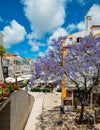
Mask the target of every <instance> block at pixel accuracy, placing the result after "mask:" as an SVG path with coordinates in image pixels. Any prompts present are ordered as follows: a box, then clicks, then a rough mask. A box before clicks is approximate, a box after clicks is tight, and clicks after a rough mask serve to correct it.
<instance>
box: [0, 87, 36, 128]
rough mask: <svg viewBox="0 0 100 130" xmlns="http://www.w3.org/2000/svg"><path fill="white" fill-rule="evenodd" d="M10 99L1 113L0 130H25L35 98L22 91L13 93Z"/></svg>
mask: <svg viewBox="0 0 100 130" xmlns="http://www.w3.org/2000/svg"><path fill="white" fill-rule="evenodd" d="M9 98H10V100H9V102H8V103H7V105H6V106H5V107H4V108H3V109H2V110H1V111H0V130H24V127H25V124H26V122H27V119H28V116H29V114H30V111H31V109H32V106H33V104H34V98H33V97H32V96H31V95H29V94H27V93H26V92H25V91H23V90H21V89H19V90H17V91H15V92H13V93H12V94H11V96H10V97H9ZM3 124H4V125H3Z"/></svg>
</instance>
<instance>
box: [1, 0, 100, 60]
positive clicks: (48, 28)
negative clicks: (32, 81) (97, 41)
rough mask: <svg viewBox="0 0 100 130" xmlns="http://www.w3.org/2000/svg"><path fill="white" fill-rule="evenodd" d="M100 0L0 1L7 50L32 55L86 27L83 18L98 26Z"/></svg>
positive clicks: (21, 54) (43, 52) (2, 29)
mask: <svg viewBox="0 0 100 130" xmlns="http://www.w3.org/2000/svg"><path fill="white" fill-rule="evenodd" d="M99 12H100V0H0V31H1V32H2V33H3V34H4V42H3V44H4V46H5V47H6V48H7V50H8V52H10V53H15V54H18V55H20V56H24V57H30V58H35V57H37V56H38V55H41V56H42V55H44V54H45V53H47V51H48V49H49V43H50V40H51V39H52V38H57V37H59V36H65V35H68V34H70V33H74V32H77V31H81V30H84V29H85V22H86V21H85V18H86V16H88V15H91V16H92V24H96V25H100V13H99Z"/></svg>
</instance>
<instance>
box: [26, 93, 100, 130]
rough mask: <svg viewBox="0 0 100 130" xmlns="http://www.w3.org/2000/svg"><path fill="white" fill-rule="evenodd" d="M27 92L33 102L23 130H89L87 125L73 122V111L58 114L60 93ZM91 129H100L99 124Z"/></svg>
mask: <svg viewBox="0 0 100 130" xmlns="http://www.w3.org/2000/svg"><path fill="white" fill-rule="evenodd" d="M29 93H30V94H31V95H32V96H34V97H35V103H34V106H33V108H32V111H31V113H30V116H29V119H28V121H27V124H26V127H25V129H24V130H89V129H88V128H87V125H77V124H75V115H76V113H75V112H66V113H65V114H63V115H61V114H60V109H59V106H60V103H61V93H57V92H53V93H43V92H40V93H38V92H29ZM91 130H100V124H96V125H95V128H93V129H91Z"/></svg>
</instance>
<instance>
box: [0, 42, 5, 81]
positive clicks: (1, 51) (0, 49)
mask: <svg viewBox="0 0 100 130" xmlns="http://www.w3.org/2000/svg"><path fill="white" fill-rule="evenodd" d="M4 53H6V48H5V47H4V46H3V45H2V44H0V64H1V66H0V67H1V74H2V78H3V79H2V80H4V81H5V76H4V69H3V62H2V58H3V55H4Z"/></svg>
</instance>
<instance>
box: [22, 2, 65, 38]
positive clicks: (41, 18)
mask: <svg viewBox="0 0 100 130" xmlns="http://www.w3.org/2000/svg"><path fill="white" fill-rule="evenodd" d="M65 2H66V0H22V3H23V5H24V12H25V15H26V17H27V18H28V20H29V21H30V24H31V29H32V31H33V34H34V35H33V36H34V37H35V38H40V37H42V36H43V35H44V34H46V33H52V32H53V31H54V29H56V28H57V27H60V26H61V25H62V24H63V23H64V18H65V9H64V8H65V6H64V3H65Z"/></svg>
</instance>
